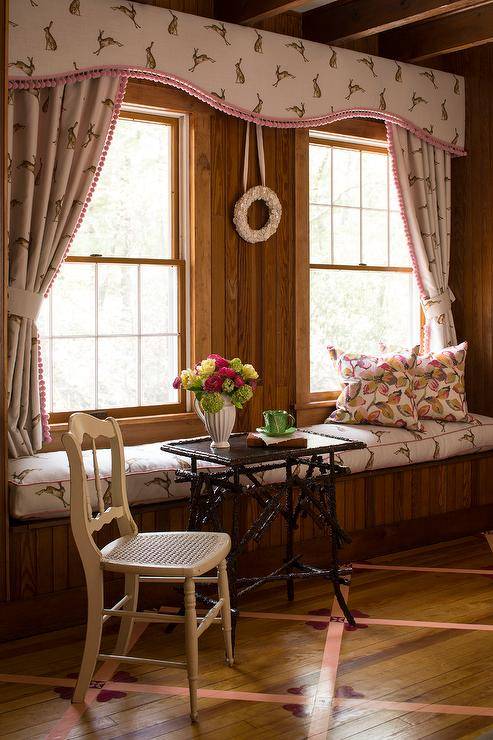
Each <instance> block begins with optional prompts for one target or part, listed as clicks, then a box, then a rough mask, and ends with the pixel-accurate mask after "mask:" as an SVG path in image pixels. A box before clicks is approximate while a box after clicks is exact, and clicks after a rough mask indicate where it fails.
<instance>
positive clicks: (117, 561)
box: [101, 532, 231, 577]
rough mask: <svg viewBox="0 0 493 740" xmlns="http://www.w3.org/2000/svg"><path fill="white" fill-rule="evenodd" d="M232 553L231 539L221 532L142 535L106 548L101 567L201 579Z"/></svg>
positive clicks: (115, 541) (144, 573)
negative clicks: (200, 576) (202, 575)
mask: <svg viewBox="0 0 493 740" xmlns="http://www.w3.org/2000/svg"><path fill="white" fill-rule="evenodd" d="M230 549H231V540H230V538H229V535H228V534H223V533H219V532H141V533H139V534H135V535H125V536H124V537H119V538H118V539H117V540H113V542H110V543H109V544H108V545H106V547H104V548H103V549H102V550H101V554H102V556H103V559H102V561H101V567H102V568H104V570H110V571H119V572H126V573H130V572H133V573H141V574H143V575H159V576H184V577H190V576H198V575H201V574H202V573H207V571H209V570H211V568H214V567H216V566H217V565H218V564H219V563H220V562H221V560H223V559H224V558H225V557H226V555H227V554H228V552H229V551H230Z"/></svg>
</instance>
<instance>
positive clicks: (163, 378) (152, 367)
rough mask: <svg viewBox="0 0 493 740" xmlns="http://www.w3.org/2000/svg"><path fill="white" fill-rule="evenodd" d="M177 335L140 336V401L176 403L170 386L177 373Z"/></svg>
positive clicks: (176, 397) (176, 398)
mask: <svg viewBox="0 0 493 740" xmlns="http://www.w3.org/2000/svg"><path fill="white" fill-rule="evenodd" d="M178 370H179V368H178V339H177V337H142V403H143V404H145V405H155V404H163V403H177V402H178V400H179V397H178V391H175V390H174V388H173V387H172V383H173V378H175V377H176V376H177V375H178Z"/></svg>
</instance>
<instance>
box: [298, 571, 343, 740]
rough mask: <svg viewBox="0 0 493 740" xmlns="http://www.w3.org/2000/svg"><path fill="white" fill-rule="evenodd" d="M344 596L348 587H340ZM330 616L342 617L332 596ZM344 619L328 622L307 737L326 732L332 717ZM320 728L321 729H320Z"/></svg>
mask: <svg viewBox="0 0 493 740" xmlns="http://www.w3.org/2000/svg"><path fill="white" fill-rule="evenodd" d="M341 590H342V593H343V595H344V598H345V599H346V601H347V599H348V596H349V587H348V586H342V587H341ZM331 616H332V617H342V616H343V614H342V611H341V608H340V606H339V604H338V603H337V599H336V598H335V597H334V601H333V603H332V609H331ZM343 635H344V621H333V622H329V625H328V628H327V637H326V638H325V647H324V653H323V657H322V665H321V667H320V676H319V679H318V685H317V689H316V691H315V697H314V700H313V712H312V717H311V720H310V727H309V730H308V735H307V737H308V738H310V737H314V736H315V735H318V734H319V733H320V732H321V731H322V732H327V730H328V728H329V724H330V720H331V717H332V700H333V698H334V693H335V688H336V678H337V669H338V667H339V659H340V653H341V644H342V637H343ZM320 728H322V729H320Z"/></svg>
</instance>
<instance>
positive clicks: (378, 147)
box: [309, 132, 420, 400]
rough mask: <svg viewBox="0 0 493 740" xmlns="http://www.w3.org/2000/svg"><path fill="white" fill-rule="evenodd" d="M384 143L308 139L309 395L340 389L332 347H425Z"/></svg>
mask: <svg viewBox="0 0 493 740" xmlns="http://www.w3.org/2000/svg"><path fill="white" fill-rule="evenodd" d="M389 159H390V158H389V156H388V150H387V146H386V144H385V143H383V142H382V143H380V142H375V141H371V142H370V141H364V140H360V139H356V138H354V139H348V138H343V137H334V136H333V135H331V136H330V137H329V136H325V135H323V134H321V133H318V132H317V133H316V132H313V133H312V134H311V136H310V158H309V170H310V181H309V183H310V184H309V200H310V392H311V397H312V399H313V400H317V399H323V398H330V397H331V396H334V395H337V393H335V394H334V392H335V391H336V389H338V388H339V387H340V384H339V382H338V379H337V375H336V373H335V371H334V369H333V368H332V363H331V362H330V360H329V357H328V353H327V345H328V344H333V345H335V346H337V347H340V348H341V349H344V350H348V351H356V352H370V353H372V352H378V351H379V350H381V349H382V345H385V347H386V348H387V349H388V350H389V351H391V350H394V349H398V348H403V347H411V346H413V345H415V344H419V338H420V304H419V296H418V293H417V288H416V281H415V279H414V276H413V273H412V268H411V263H410V258H409V253H408V247H407V242H406V237H405V233H404V227H403V222H402V217H401V214H400V211H399V203H398V199H397V194H396V191H395V186H394V182H393V177H392V172H391V167H390V161H389Z"/></svg>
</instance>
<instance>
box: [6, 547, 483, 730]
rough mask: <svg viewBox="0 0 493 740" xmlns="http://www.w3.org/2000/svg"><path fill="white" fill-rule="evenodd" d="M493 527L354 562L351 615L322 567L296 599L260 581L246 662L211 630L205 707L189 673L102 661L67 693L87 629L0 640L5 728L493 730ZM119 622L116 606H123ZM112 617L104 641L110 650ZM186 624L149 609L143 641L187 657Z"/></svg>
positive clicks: (149, 648) (247, 629)
mask: <svg viewBox="0 0 493 740" xmlns="http://www.w3.org/2000/svg"><path fill="white" fill-rule="evenodd" d="M491 546H493V536H492V535H491V534H487V535H486V536H482V537H475V538H467V539H462V540H456V541H455V542H452V543H444V544H441V545H434V546H431V547H427V548H420V549H418V550H414V551H406V552H403V553H398V554H396V555H392V556H387V557H384V558H376V559H374V560H372V561H368V562H363V563H354V564H353V568H354V572H353V576H352V580H351V584H350V586H348V587H345V589H344V591H345V595H346V596H347V598H348V599H349V604H350V607H351V609H352V611H353V614H354V616H355V617H356V622H357V628H356V629H354V628H351V627H350V625H348V624H347V623H346V622H345V620H344V617H343V616H342V614H341V611H340V609H339V606H338V604H337V602H336V601H335V600H334V599H333V597H332V594H331V593H330V584H328V583H327V582H325V581H321V580H313V581H310V582H305V583H302V584H300V585H298V586H297V588H296V597H295V601H294V602H292V603H289V602H287V601H286V598H285V592H284V590H283V589H282V588H280V587H275V588H272V587H264V588H263V589H260V590H259V591H258V592H257V593H256V594H255V596H254V597H252V598H251V599H250V600H249V601H245V602H244V604H243V605H242V606H243V609H242V612H241V619H240V622H239V626H238V639H237V662H236V664H235V666H234V667H233V668H229V667H227V666H226V665H224V662H223V652H222V638H221V634H220V630H219V629H218V628H216V627H214V626H212V627H211V628H210V629H209V630H208V631H207V632H206V633H205V634H204V635H203V637H201V639H200V644H199V647H200V668H201V678H200V686H201V688H200V690H199V722H198V724H196V725H193V726H192V725H191V724H190V721H189V715H188V689H187V683H186V674H185V673H184V672H183V671H178V670H175V669H162V668H161V669H156V667H155V666H149V665H134V664H132V665H131V666H130V667H129V666H128V664H125V666H122V665H118V663H117V662H116V661H106V662H104V663H100V664H99V667H98V669H97V671H96V673H95V675H94V680H93V682H92V684H91V688H90V690H89V691H88V694H87V697H86V702H85V704H83V705H72V704H71V703H70V699H71V695H72V690H73V686H74V685H75V679H76V676H77V670H78V665H79V661H80V656H81V653H82V647H83V633H84V631H83V628H73V629H68V630H63V631H59V632H52V633H50V634H47V635H40V636H37V637H31V638H27V639H25V640H18V641H15V642H12V643H5V644H3V645H0V661H1V662H0V737H2V738H9V740H21V739H22V740H24V739H26V738H29V740H35V739H36V738H49V739H50V740H64V739H65V738H76V737H88V738H101V740H110V738H118V739H123V738H125V739H127V738H128V739H130V738H136V739H138V740H144V739H145V740H147V739H148V738H149V739H150V738H164V737H166V738H169V739H170V740H184V739H186V738H207V740H213V739H215V738H221V739H225V740H228V739H229V738H231V739H233V738H235V739H236V738H238V740H242V739H243V738H252V737H255V740H264V739H265V740H267V738H281V737H283V738H289V739H291V738H293V739H294V740H298V738H300V739H301V738H318V739H319V740H322V739H323V738H329V739H332V738H333V739H334V740H339V739H341V740H342V738H349V737H351V738H359V739H361V740H362V739H363V738H365V740H366V739H367V738H368V739H369V740H372V739H373V738H374V739H375V740H377V739H378V740H384V739H385V738H390V737H392V738H398V739H399V740H407V739H409V740H414V739H418V738H436V740H448V739H449V738H450V739H451V740H452V739H455V738H483V740H486V739H487V738H493V682H492V681H491V667H490V666H491V662H490V656H491V651H492V647H493V634H491V633H493V555H492V552H491V549H490V547H491ZM115 621H116V620H115ZM114 639H115V629H114V628H113V629H111V628H108V630H107V631H106V632H105V636H104V638H103V647H102V650H103V651H106V652H108V651H111V647H112V642H113V641H114ZM183 652H184V646H183V628H182V627H181V626H179V627H177V628H176V629H174V630H173V632H171V633H166V632H165V631H164V628H163V627H162V626H161V625H157V624H152V625H147V624H145V623H139V624H138V625H137V626H136V629H135V630H134V634H133V648H132V654H133V655H145V656H148V657H150V656H152V657H155V658H159V659H164V660H179V659H183Z"/></svg>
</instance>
